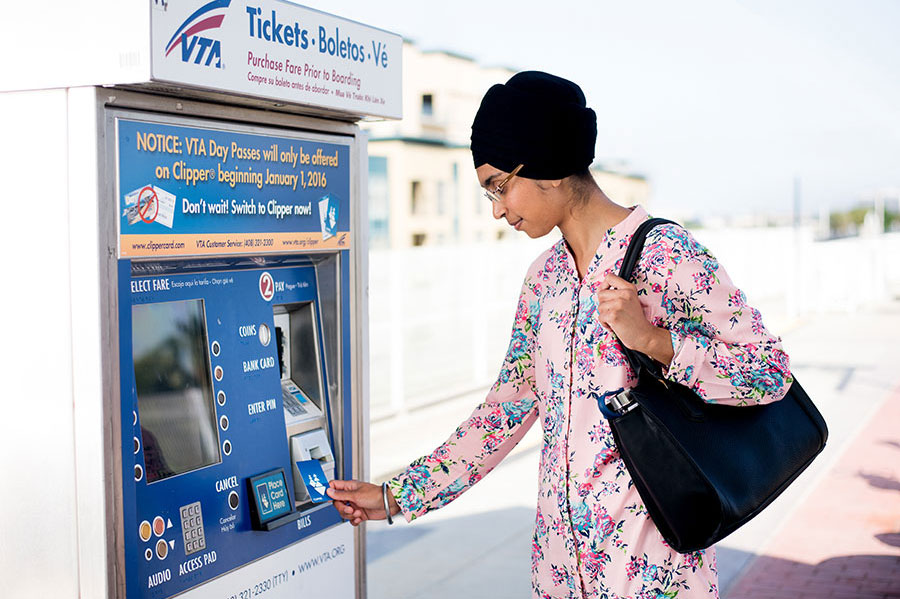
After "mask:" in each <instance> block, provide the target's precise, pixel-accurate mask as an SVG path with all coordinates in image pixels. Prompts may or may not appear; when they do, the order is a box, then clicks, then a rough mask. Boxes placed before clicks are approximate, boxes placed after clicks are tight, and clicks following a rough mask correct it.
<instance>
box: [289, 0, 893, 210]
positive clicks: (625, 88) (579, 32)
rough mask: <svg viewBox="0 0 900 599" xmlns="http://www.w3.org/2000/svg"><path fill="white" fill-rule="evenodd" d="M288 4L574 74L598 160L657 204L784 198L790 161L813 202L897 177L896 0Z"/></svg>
mask: <svg viewBox="0 0 900 599" xmlns="http://www.w3.org/2000/svg"><path fill="white" fill-rule="evenodd" d="M300 2H301V3H303V4H306V5H308V6H311V7H313V8H317V9H320V10H323V11H326V12H331V13H333V14H337V15H340V16H343V17H347V18H350V19H354V20H357V21H361V22H363V23H366V24H369V25H373V26H376V27H381V28H383V29H388V30H391V31H394V32H397V33H400V34H402V35H404V36H406V37H408V38H411V39H413V40H414V41H415V42H416V43H417V44H418V45H419V46H420V47H421V48H423V49H444V50H451V51H454V52H458V53H461V54H465V55H468V56H471V57H472V58H474V59H476V60H477V61H478V62H481V63H484V64H502V65H506V66H510V67H512V68H515V69H520V70H526V69H540V70H545V71H549V72H552V73H555V74H558V75H561V76H563V77H567V78H569V79H572V80H573V81H575V82H577V83H578V84H579V85H581V86H582V88H583V89H584V91H585V94H586V96H587V98H588V104H589V105H590V106H591V107H592V108H594V109H595V110H596V111H597V114H598V131H599V135H598V141H597V158H598V160H600V161H601V162H602V161H611V160H624V161H626V162H627V163H628V164H629V165H630V166H631V167H632V168H633V170H635V171H637V172H641V173H643V174H645V175H646V176H647V177H648V178H649V179H650V180H651V183H652V184H653V189H654V197H653V201H654V205H655V206H660V207H665V208H666V209H669V210H677V211H678V212H682V211H693V212H711V213H716V214H725V213H749V212H755V211H766V212H779V211H783V212H789V211H790V208H791V203H792V195H793V187H794V185H793V181H794V177H795V175H796V176H798V177H799V178H800V181H801V189H802V198H803V209H804V211H805V212H811V213H815V212H818V211H819V207H820V206H825V207H838V206H847V205H850V204H852V203H853V202H855V201H857V200H858V199H859V198H861V197H865V196H867V195H871V194H872V193H874V192H876V191H877V190H881V189H885V188H900V2H898V1H897V0H853V1H851V0H846V1H843V2H841V1H838V0H822V1H815V0H790V1H788V2H785V1H783V0H782V1H779V0H744V1H737V0H685V1H682V2H671V1H665V0H633V1H629V2H622V1H616V2H613V1H610V0H600V1H596V0H595V1H590V2H589V1H582V2H576V1H573V0H555V1H553V2H531V1H527V0H523V1H519V2H508V1H502V0H500V1H497V0H491V1H486V0H481V1H478V2H476V1H473V0H452V1H450V2H422V1H416V2H413V1H396V2H391V1H382V2H371V1H366V2H364V1H360V0H328V1H314V0H310V1H306V2H304V1H302V0H300ZM550 7H552V10H551V9H550ZM473 116H474V115H473Z"/></svg>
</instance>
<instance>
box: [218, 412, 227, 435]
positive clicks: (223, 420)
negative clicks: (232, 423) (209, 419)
mask: <svg viewBox="0 0 900 599" xmlns="http://www.w3.org/2000/svg"><path fill="white" fill-rule="evenodd" d="M219 426H221V427H222V430H223V431H227V430H228V416H225V415H224V414H223V415H222V417H221V418H219Z"/></svg>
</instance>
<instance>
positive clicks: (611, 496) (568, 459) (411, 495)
mask: <svg viewBox="0 0 900 599" xmlns="http://www.w3.org/2000/svg"><path fill="white" fill-rule="evenodd" d="M595 139H596V116H595V114H594V111H593V110H591V109H590V108H587V107H586V103H585V99H584V94H583V93H582V92H581V89H580V88H579V87H578V86H577V85H576V84H574V83H572V82H570V81H567V80H565V79H561V78H559V77H555V76H553V75H549V74H546V73H540V72H533V71H532V72H524V73H519V74H517V75H515V76H514V77H512V78H511V79H510V80H509V81H508V82H507V83H506V84H505V85H495V86H493V87H492V88H491V89H490V90H488V92H487V94H486V95H485V97H484V99H483V100H482V103H481V107H480V108H479V110H478V113H477V114H476V116H475V121H474V123H473V125H472V155H473V157H474V160H475V167H476V172H477V175H478V180H479V182H480V183H481V185H482V187H484V188H485V190H486V192H485V194H486V196H487V197H488V199H490V200H491V201H492V204H493V213H494V217H495V218H498V219H499V218H505V219H506V220H507V222H509V224H510V225H511V226H513V227H514V228H515V229H516V230H519V231H524V232H525V233H526V234H527V235H528V236H530V237H540V236H543V235H546V234H547V233H549V232H550V231H551V230H552V229H553V228H554V227H559V229H560V231H561V232H562V236H563V239H562V240H560V241H559V242H557V243H556V244H555V245H553V247H551V248H550V249H549V250H547V251H546V252H544V253H543V254H541V256H539V257H538V259H537V260H535V262H534V263H533V264H532V265H531V267H530V268H529V269H528V273H527V275H526V277H525V282H524V284H523V286H522V292H521V296H520V298H519V304H518V309H517V311H516V317H515V324H514V327H513V332H512V341H511V343H510V346H509V351H508V352H507V355H506V359H505V361H504V363H503V366H502V369H501V371H500V376H499V378H498V379H497V382H496V383H495V384H494V386H493V387H492V389H491V390H490V392H489V393H488V396H487V398H486V399H485V401H484V403H482V404H481V405H479V406H478V407H477V408H475V411H474V412H473V413H472V415H471V416H470V417H469V418H468V419H467V420H466V421H465V422H463V423H462V424H461V425H460V426H459V428H457V430H456V432H455V433H454V434H453V435H452V436H451V437H450V438H449V439H448V440H447V441H446V442H445V443H443V444H442V445H441V446H439V447H438V448H437V449H436V450H435V451H434V452H433V453H431V454H430V455H427V456H424V457H422V458H419V459H418V460H416V461H415V462H413V463H412V465H410V467H409V468H407V469H406V471H405V472H403V473H401V474H400V475H398V476H396V477H395V478H394V479H392V480H391V481H389V482H388V483H387V485H386V487H384V491H385V492H384V493H383V489H382V487H379V486H376V485H371V484H369V483H363V482H359V481H334V482H333V483H332V488H331V489H330V490H329V494H330V495H331V497H332V498H333V499H334V500H335V505H336V507H337V508H338V510H339V511H340V512H341V514H342V515H343V516H344V517H345V518H347V519H349V520H350V521H351V522H352V523H353V524H354V525H356V524H359V523H360V522H362V521H364V520H370V519H383V518H385V517H386V511H385V506H387V509H388V510H389V511H390V514H391V516H393V515H396V514H399V513H401V512H402V513H403V515H404V517H405V518H406V519H407V520H410V521H411V520H413V519H415V518H416V517H418V516H421V515H423V514H425V513H427V512H429V511H431V510H434V509H437V508H439V507H441V506H443V505H445V504H447V503H449V502H450V501H452V500H453V499H455V498H456V497H458V496H459V495H460V494H461V493H463V492H464V491H465V490H466V489H468V488H469V487H471V486H472V485H473V484H475V483H476V482H478V481H479V480H481V478H482V477H484V475H485V474H487V473H488V472H489V471H490V470H491V469H492V468H493V467H494V466H496V465H497V464H498V463H499V462H500V460H501V459H503V457H504V456H505V455H507V454H508V453H509V451H510V450H511V449H512V448H513V447H514V446H515V444H516V443H517V442H518V441H519V440H520V439H521V438H522V436H523V435H524V434H525V432H526V431H527V430H528V428H529V427H530V426H531V425H532V424H533V423H534V422H535V421H537V420H540V423H541V426H542V428H543V433H544V434H543V439H544V440H543V447H542V450H541V462H540V491H539V494H538V501H537V516H536V521H535V527H534V537H533V542H532V585H533V590H534V596H535V597H541V598H545V597H546V598H550V597H553V598H557V597H566V598H574V597H578V598H581V597H587V598H619V597H627V598H642V599H645V598H656V597H675V596H677V597H678V598H679V599H684V598H685V597H717V596H718V588H717V576H716V565H715V550H714V548H710V549H707V550H705V551H697V552H695V553H691V554H684V555H682V554H679V553H677V552H675V551H674V550H672V549H670V548H669V547H668V546H667V545H666V543H665V541H664V540H663V538H662V537H661V535H660V534H659V532H658V531H657V529H656V527H655V526H654V525H653V522H652V521H651V520H650V518H649V517H648V515H647V511H646V509H645V508H644V506H643V504H642V502H641V499H640V497H639V496H638V494H637V492H636V491H635V489H634V486H633V485H632V484H631V479H630V477H629V474H628V472H627V470H626V469H625V466H624V464H623V462H622V460H621V458H620V457H619V454H618V452H617V450H616V445H615V442H614V440H613V437H612V434H611V432H610V430H609V427H608V425H607V423H606V421H605V420H604V418H603V415H602V414H601V412H600V410H599V409H598V405H597V402H598V401H602V398H603V397H604V396H605V394H608V393H609V392H610V391H615V390H618V389H620V388H623V387H625V388H628V387H630V386H633V385H634V383H635V382H636V381H635V378H634V373H633V372H632V370H631V368H630V367H629V366H628V365H627V362H626V360H625V358H624V355H623V354H622V351H621V349H620V348H619V346H618V342H617V340H616V339H617V338H618V340H619V341H620V342H621V343H623V344H624V345H626V346H627V347H629V348H632V349H634V350H637V351H640V352H643V353H645V354H647V355H649V356H650V357H652V358H653V359H654V360H656V361H658V362H659V363H660V364H661V365H662V366H663V369H664V371H665V373H666V377H667V378H668V379H670V380H673V381H677V382H679V383H682V384H684V385H688V386H690V387H691V388H693V389H694V390H695V391H696V392H697V393H698V394H699V395H700V396H701V397H703V398H704V399H706V400H708V401H716V402H720V403H729V404H737V405H743V404H753V403H765V402H770V401H775V400H778V399H781V397H782V396H783V395H784V394H785V393H786V391H787V389H788V387H789V386H790V382H791V376H790V371H789V367H788V357H787V355H786V354H785V353H784V352H783V351H782V348H781V345H780V340H779V339H778V338H776V337H773V336H772V335H771V334H770V333H769V332H768V331H767V330H766V328H765V327H764V326H763V324H762V320H761V317H760V314H759V312H758V311H756V310H755V309H753V308H751V307H750V306H748V305H747V304H746V302H745V298H744V294H743V293H742V292H741V291H740V290H739V289H737V288H736V287H735V286H734V285H733V284H732V283H731V281H730V279H729V278H728V276H727V275H726V274H725V272H724V270H723V269H722V268H721V267H720V266H719V264H718V263H717V262H716V260H715V258H713V256H712V255H711V254H710V253H709V252H708V251H707V250H706V249H705V248H704V247H703V246H701V245H700V244H698V243H697V242H696V241H695V240H694V239H693V237H692V236H691V235H690V233H688V232H687V231H685V230H684V229H682V228H681V227H678V226H675V225H662V226H658V227H656V228H655V229H654V230H653V231H651V233H650V234H649V235H648V237H647V243H646V245H645V247H644V250H643V252H642V254H641V259H640V262H639V264H638V266H637V268H636V269H635V276H634V279H635V282H634V284H632V283H629V282H627V281H624V280H622V279H620V278H619V277H617V276H616V274H615V273H616V272H618V268H619V266H620V265H621V261H622V258H623V256H624V253H625V249H626V248H627V246H628V242H629V240H630V239H631V235H632V234H633V233H634V231H635V229H636V228H637V227H638V225H639V224H640V223H641V222H643V221H644V220H646V219H647V218H648V215H647V213H646V212H645V211H644V210H643V209H642V208H641V207H634V208H631V209H628V208H624V207H622V206H618V205H617V204H615V203H613V202H612V201H611V200H610V199H609V198H608V197H606V195H605V194H604V193H603V192H602V191H601V190H600V189H599V188H598V187H597V185H596V183H595V182H594V180H593V178H592V177H591V175H590V173H589V172H588V167H589V166H590V164H591V162H592V161H593V157H594V144H595Z"/></svg>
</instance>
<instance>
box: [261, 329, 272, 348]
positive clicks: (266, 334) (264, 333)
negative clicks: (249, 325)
mask: <svg viewBox="0 0 900 599" xmlns="http://www.w3.org/2000/svg"><path fill="white" fill-rule="evenodd" d="M271 340H272V331H271V330H270V329H269V325H267V324H266V323H262V324H261V325H259V342H260V343H262V344H263V346H266V345H269V341H271Z"/></svg>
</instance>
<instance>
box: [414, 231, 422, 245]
mask: <svg viewBox="0 0 900 599" xmlns="http://www.w3.org/2000/svg"><path fill="white" fill-rule="evenodd" d="M412 244H413V245H414V246H420V245H425V233H413V236H412Z"/></svg>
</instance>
